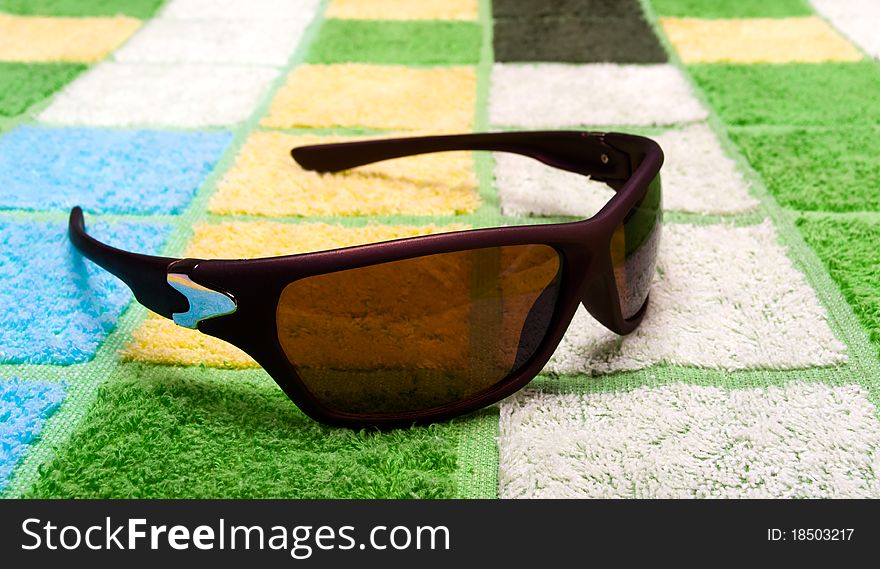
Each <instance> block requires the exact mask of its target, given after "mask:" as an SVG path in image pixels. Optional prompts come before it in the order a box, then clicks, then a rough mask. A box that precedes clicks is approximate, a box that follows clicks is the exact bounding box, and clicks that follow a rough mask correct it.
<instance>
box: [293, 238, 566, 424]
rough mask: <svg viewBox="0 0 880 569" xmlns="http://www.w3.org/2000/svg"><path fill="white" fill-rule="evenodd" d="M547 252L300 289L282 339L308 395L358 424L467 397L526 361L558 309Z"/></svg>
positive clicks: (324, 280)
mask: <svg viewBox="0 0 880 569" xmlns="http://www.w3.org/2000/svg"><path fill="white" fill-rule="evenodd" d="M559 280H560V260H559V254H558V253H557V252H556V250H555V249H553V248H552V247H548V246H546V245H518V246H510V247H493V248H486V249H476V250H473V251H461V252H455V253H444V254H438V255H430V256H426V257H419V258H416V259H406V260H402V261H395V262H391V263H385V264H381V265H373V266H369V267H363V268H359V269H350V270H346V271H339V272H336V273H330V274H326V275H319V276H315V277H309V278H305V279H302V280H298V281H295V282H293V283H291V284H289V285H287V287H286V288H285V289H284V291H283V292H282V294H281V298H280V300H279V302H278V309H277V314H276V318H277V324H278V340H279V341H280V343H281V346H282V348H283V349H284V352H285V354H286V355H287V358H288V359H289V361H290V363H291V364H292V365H293V366H294V367H295V368H296V371H297V373H298V374H299V376H300V378H301V379H302V380H303V382H304V383H305V384H306V386H307V388H308V389H309V391H310V392H311V393H312V394H313V395H314V396H315V397H316V398H317V399H319V400H320V401H321V402H322V403H323V404H324V405H326V406H327V407H329V408H330V409H332V410H335V411H337V412H343V413H352V414H357V415H388V414H398V413H404V412H411V411H423V410H426V409H429V408H431V407H437V406H439V405H444V404H447V403H454V402H458V401H462V400H464V399H468V398H470V397H472V396H473V395H475V394H477V393H479V392H480V391H483V390H484V389H486V388H488V387H491V386H493V385H495V384H496V383H498V382H499V381H501V380H502V379H504V378H505V376H507V375H509V374H510V373H512V372H514V371H516V370H517V369H519V368H520V367H522V365H523V364H525V363H526V361H528V360H529V359H530V358H531V356H532V355H533V354H534V353H535V350H536V349H537V348H538V346H539V345H540V343H541V340H543V339H544V336H545V335H546V332H547V328H548V326H549V324H550V319H551V316H552V315H553V310H554V308H555V305H556V299H557V295H558V289H559Z"/></svg>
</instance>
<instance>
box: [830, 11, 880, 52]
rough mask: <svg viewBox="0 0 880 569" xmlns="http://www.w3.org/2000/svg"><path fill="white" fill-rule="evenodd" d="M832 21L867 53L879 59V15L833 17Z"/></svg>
mask: <svg viewBox="0 0 880 569" xmlns="http://www.w3.org/2000/svg"><path fill="white" fill-rule="evenodd" d="M832 23H833V24H834V26H835V27H836V28H837V29H838V30H840V31H841V32H842V33H843V35H845V36H846V37H848V38H849V39H850V40H851V41H852V42H853V43H855V44H856V45H858V46H859V47H860V48H862V49H863V50H865V52H867V53H868V55H870V56H872V57H874V58H877V59H880V34H878V33H877V30H878V29H880V15H871V16H868V17H863V16H851V17H845V18H835V19H834V20H832Z"/></svg>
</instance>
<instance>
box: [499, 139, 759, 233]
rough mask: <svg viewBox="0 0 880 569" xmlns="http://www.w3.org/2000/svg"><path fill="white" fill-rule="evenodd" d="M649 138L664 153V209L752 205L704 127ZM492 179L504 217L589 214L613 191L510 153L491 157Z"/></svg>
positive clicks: (725, 210)
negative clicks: (493, 177)
mask: <svg viewBox="0 0 880 569" xmlns="http://www.w3.org/2000/svg"><path fill="white" fill-rule="evenodd" d="M654 140H656V141H657V143H658V144H659V145H660V147H661V148H663V153H664V155H665V160H664V163H663V171H662V174H661V179H662V182H663V207H664V209H666V210H674V211H687V212H694V213H707V214H730V213H741V212H745V211H749V210H752V209H754V208H755V207H756V206H757V203H758V202H757V200H755V199H754V198H752V197H751V196H749V193H748V188H747V186H746V183H745V182H744V181H743V179H742V177H741V176H740V175H739V173H738V172H737V171H736V165H735V164H734V162H733V160H731V159H730V158H728V157H727V156H725V155H724V152H723V151H722V150H721V147H720V146H719V145H718V140H717V138H716V136H715V134H714V133H712V131H711V130H710V129H709V128H708V127H707V126H706V125H693V126H689V127H685V128H683V129H681V130H677V129H676V130H669V131H667V132H665V133H663V134H660V135H657V136H655V137H654ZM495 179H496V185H497V187H498V194H499V197H500V198H501V210H502V212H503V213H504V214H505V215H528V214H536V215H575V216H581V217H590V216H592V215H594V214H595V213H597V212H598V211H599V210H600V209H601V208H602V207H603V206H604V205H605V203H607V202H608V200H609V199H610V198H611V196H613V195H614V193H613V191H612V190H611V189H610V188H608V187H607V186H606V185H605V184H602V183H599V182H592V181H589V180H587V179H586V178H584V177H583V176H581V175H579V174H573V173H571V172H565V171H562V170H556V169H554V168H550V167H549V166H546V165H544V164H542V163H540V162H538V161H536V160H532V159H531V158H525V157H522V156H517V155H514V154H501V153H498V154H496V155H495Z"/></svg>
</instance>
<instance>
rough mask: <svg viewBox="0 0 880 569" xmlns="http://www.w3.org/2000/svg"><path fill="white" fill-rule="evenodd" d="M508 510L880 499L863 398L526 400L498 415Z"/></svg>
mask: <svg viewBox="0 0 880 569" xmlns="http://www.w3.org/2000/svg"><path fill="white" fill-rule="evenodd" d="M499 452H500V460H499V462H500V464H499V471H500V475H499V481H498V482H499V495H500V497H502V498H816V497H827V498H868V497H872V498H876V497H877V496H880V478H878V474H877V466H878V460H880V422H878V420H877V409H876V407H874V405H873V404H872V403H871V401H870V399H869V396H868V393H867V392H866V391H865V389H864V388H862V387H859V386H856V385H841V386H830V385H823V384H815V383H807V382H793V383H790V384H788V385H786V386H784V387H781V388H780V387H769V388H759V389H724V388H722V387H705V386H696V385H685V384H673V385H668V386H660V387H641V388H637V389H635V390H633V391H622V392H612V393H589V394H584V395H578V394H550V393H545V394H542V393H538V392H535V391H526V392H523V393H521V394H518V395H517V396H514V397H513V398H511V399H508V400H507V401H505V402H504V403H503V404H502V407H501V427H500V438H499Z"/></svg>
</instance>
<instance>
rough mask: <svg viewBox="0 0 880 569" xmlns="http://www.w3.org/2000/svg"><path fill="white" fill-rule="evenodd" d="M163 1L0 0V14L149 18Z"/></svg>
mask: <svg viewBox="0 0 880 569" xmlns="http://www.w3.org/2000/svg"><path fill="white" fill-rule="evenodd" d="M162 2H163V0H0V12H8V13H10V14H23V15H29V16H117V15H126V16H132V17H134V18H149V17H150V16H152V15H153V13H154V12H155V11H156V9H157V8H158V7H159V6H160V5H161V4H162Z"/></svg>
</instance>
